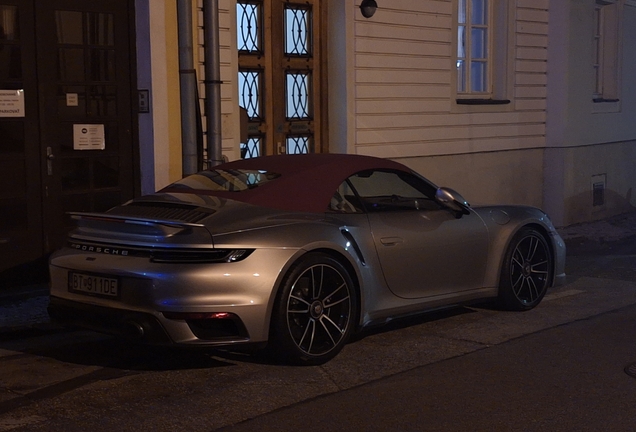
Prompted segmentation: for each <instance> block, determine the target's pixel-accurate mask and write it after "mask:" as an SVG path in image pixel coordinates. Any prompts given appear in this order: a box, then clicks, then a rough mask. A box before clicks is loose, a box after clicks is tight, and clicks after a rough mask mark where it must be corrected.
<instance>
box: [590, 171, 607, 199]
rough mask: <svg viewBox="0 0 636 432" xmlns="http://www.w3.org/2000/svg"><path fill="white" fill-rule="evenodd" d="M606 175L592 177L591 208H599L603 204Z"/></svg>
mask: <svg viewBox="0 0 636 432" xmlns="http://www.w3.org/2000/svg"><path fill="white" fill-rule="evenodd" d="M606 177H607V175H606V174H597V175H593V176H592V206H593V207H599V206H602V205H604V204H605V182H606Z"/></svg>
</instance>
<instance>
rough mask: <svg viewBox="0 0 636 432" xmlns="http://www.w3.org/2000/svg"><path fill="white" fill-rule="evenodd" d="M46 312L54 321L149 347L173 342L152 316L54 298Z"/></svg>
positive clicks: (51, 299)
mask: <svg viewBox="0 0 636 432" xmlns="http://www.w3.org/2000/svg"><path fill="white" fill-rule="evenodd" d="M47 310H48V313H49V316H50V317H51V320H52V321H54V322H57V323H60V324H64V325H70V326H77V327H81V328H85V329H89V330H93V331H96V332H99V333H106V334H110V335H113V336H118V337H123V338H126V339H134V340H137V341H139V342H144V343H148V344H155V345H170V344H172V343H174V341H173V340H172V339H171V338H170V336H169V335H168V333H167V332H166V330H165V329H164V327H163V326H162V325H161V323H160V322H159V320H158V319H157V318H156V317H155V316H153V315H151V314H147V313H143V312H133V311H127V310H121V309H112V308H107V307H103V306H95V305H90V304H84V303H79V302H75V301H71V300H65V299H61V298H58V297H53V296H51V298H50V301H49V306H48V308H47Z"/></svg>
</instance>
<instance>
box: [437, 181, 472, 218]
mask: <svg viewBox="0 0 636 432" xmlns="http://www.w3.org/2000/svg"><path fill="white" fill-rule="evenodd" d="M435 200H436V201H437V202H438V203H440V204H442V205H443V206H444V207H447V208H448V209H450V210H452V211H454V212H455V213H456V215H457V217H458V218H460V217H462V215H467V214H470V204H468V202H466V200H465V199H464V197H463V196H461V195H460V194H459V192H456V191H454V190H453V189H451V188H446V187H441V188H438V189H437V192H435Z"/></svg>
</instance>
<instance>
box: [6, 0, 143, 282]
mask: <svg viewBox="0 0 636 432" xmlns="http://www.w3.org/2000/svg"><path fill="white" fill-rule="evenodd" d="M13 10H15V15H16V16H18V17H19V18H18V20H19V22H18V24H19V31H18V32H17V33H16V31H15V30H14V31H13V33H12V36H11V39H9V37H7V36H5V37H4V39H2V37H1V36H0V46H6V47H9V48H10V49H13V50H14V51H15V50H16V49H19V54H20V55H19V57H18V58H19V59H18V60H16V62H17V63H16V62H14V63H12V65H13V66H11V67H12V68H14V69H15V70H14V69H11V70H9V71H8V72H6V71H3V70H2V66H0V90H2V89H3V88H8V89H19V90H23V94H24V99H25V110H24V113H22V116H21V117H17V118H11V119H8V118H3V117H0V164H3V163H4V164H5V165H9V166H8V167H7V169H11V170H13V171H9V172H14V175H13V176H12V177H13V178H14V180H7V178H6V176H4V175H3V176H1V178H2V180H0V205H5V206H12V207H11V208H13V209H14V211H12V212H10V213H8V212H5V211H3V212H2V214H3V215H4V216H0V218H4V219H9V221H8V222H10V223H9V224H7V223H6V222H7V221H4V220H2V221H0V222H3V225H5V226H8V229H5V231H2V232H3V234H0V242H3V243H2V244H0V248H1V249H0V253H1V254H2V256H1V257H0V258H2V259H4V260H5V261H4V262H1V263H0V270H1V269H3V268H8V267H10V265H7V264H6V263H7V262H8V261H11V258H12V254H13V253H15V252H18V253H17V256H20V257H21V258H19V259H18V262H25V260H28V259H30V258H37V257H38V256H41V255H42V254H44V253H46V252H49V251H51V250H54V249H56V248H58V247H60V246H61V245H62V244H63V242H64V238H65V236H66V233H67V231H68V229H69V228H70V227H71V226H72V224H71V219H70V218H69V217H68V215H67V214H66V213H67V212H70V211H104V210H107V209H108V208H110V207H112V206H115V205H117V204H120V203H121V202H123V201H126V200H128V199H130V198H132V197H133V194H134V191H135V176H134V167H135V166H137V164H136V163H135V153H134V151H133V149H134V140H133V135H134V134H133V112H132V103H131V102H132V88H133V87H132V82H134V70H132V65H133V64H134V63H133V58H132V49H131V43H130V32H131V31H130V29H131V26H130V23H131V15H130V14H131V10H132V7H131V5H130V0H92V1H90V2H87V1H84V0H50V1H46V2H44V1H37V0H0V11H5V12H0V13H1V15H0V25H2V24H1V23H3V20H7V19H6V18H4V17H9V20H10V17H11V16H12V13H13V12H11V11H13ZM6 11H9V12H6ZM16 28H17V27H16ZM5 33H6V34H8V33H7V32H6V31H5ZM14 56H15V54H14ZM20 59H21V60H20ZM16 64H17V65H16ZM16 70H17V71H20V73H17V72H16ZM36 71H37V72H36ZM2 73H4V74H5V75H6V74H7V73H9V74H12V75H10V79H8V80H6V81H5V82H3V81H2V79H3V78H2ZM16 77H17V78H16ZM3 130H10V132H11V135H9V134H7V135H6V136H11V137H12V138H11V140H10V141H8V142H10V143H12V144H10V146H9V145H6V144H5V143H4V142H5V139H4V135H3V134H2V131H3ZM1 148H9V149H11V150H10V151H8V152H7V151H4V152H3V150H2V149H1ZM18 162H22V165H24V168H22V166H21V165H20V164H19V163H18ZM0 168H3V167H0ZM15 179H17V180H15ZM12 182H13V183H12ZM14 183H15V184H14ZM2 203H4V204H2ZM20 206H21V207H20ZM1 229H2V228H0V230H1ZM7 231H8V232H7ZM19 233H23V234H19Z"/></svg>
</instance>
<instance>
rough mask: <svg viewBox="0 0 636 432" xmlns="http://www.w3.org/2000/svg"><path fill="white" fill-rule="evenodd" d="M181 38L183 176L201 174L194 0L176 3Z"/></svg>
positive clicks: (180, 74) (178, 0)
mask: <svg viewBox="0 0 636 432" xmlns="http://www.w3.org/2000/svg"><path fill="white" fill-rule="evenodd" d="M177 22H178V38H179V86H180V91H181V152H182V163H181V168H182V174H183V176H184V177H185V176H187V175H190V174H194V173H196V172H198V171H199V170H200V169H201V168H202V166H200V164H199V161H198V158H197V154H198V153H197V118H196V116H197V111H196V104H197V103H199V102H198V100H197V92H196V86H197V77H196V70H195V69H194V48H193V45H194V43H193V42H192V39H193V38H192V36H193V29H192V0H177Z"/></svg>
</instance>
